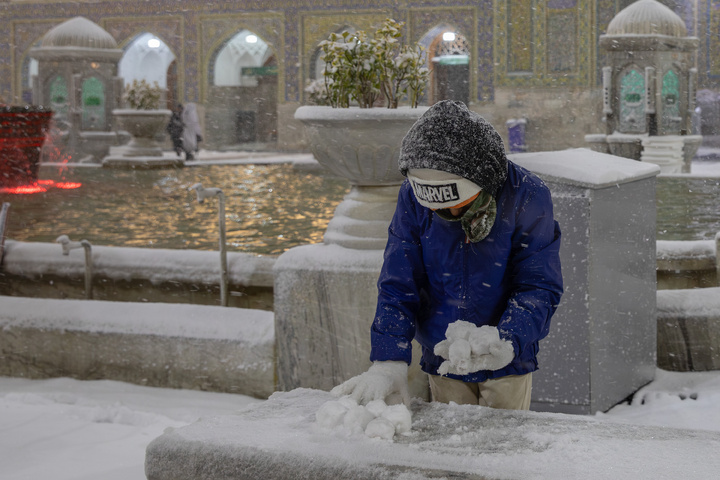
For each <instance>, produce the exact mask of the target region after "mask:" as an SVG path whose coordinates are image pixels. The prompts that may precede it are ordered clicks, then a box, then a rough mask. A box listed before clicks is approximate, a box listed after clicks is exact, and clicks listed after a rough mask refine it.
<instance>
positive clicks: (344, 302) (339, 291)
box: [274, 244, 428, 399]
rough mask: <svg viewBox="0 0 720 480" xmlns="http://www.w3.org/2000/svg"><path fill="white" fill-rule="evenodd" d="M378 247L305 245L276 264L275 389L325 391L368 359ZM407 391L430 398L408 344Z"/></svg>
mask: <svg viewBox="0 0 720 480" xmlns="http://www.w3.org/2000/svg"><path fill="white" fill-rule="evenodd" d="M382 261H383V251H382V250H354V249H349V248H344V247H340V246H338V245H326V244H319V245H305V246H301V247H296V248H292V249H290V250H288V251H287V252H285V253H284V254H282V255H281V256H280V257H279V258H278V260H277V261H276V263H275V267H274V274H275V304H274V305H275V339H276V352H277V375H278V389H279V390H293V389H295V388H299V387H303V388H315V389H319V390H330V389H332V388H333V387H334V386H336V385H338V384H340V383H342V382H344V381H345V380H347V379H349V378H351V377H353V376H355V375H358V374H360V373H363V372H364V371H366V370H367V369H368V367H369V366H370V359H369V357H370V326H371V325H372V321H373V318H374V316H375V305H376V303H377V279H378V275H379V274H380V268H381V266H382ZM413 355H414V357H415V358H414V359H413V365H411V369H410V382H411V387H410V390H411V391H410V394H411V395H412V396H414V397H420V398H423V399H426V398H428V384H427V378H426V375H425V374H424V373H423V372H421V371H420V367H419V356H420V347H419V346H418V345H417V344H414V345H413Z"/></svg>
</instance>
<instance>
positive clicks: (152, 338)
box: [0, 296, 275, 398]
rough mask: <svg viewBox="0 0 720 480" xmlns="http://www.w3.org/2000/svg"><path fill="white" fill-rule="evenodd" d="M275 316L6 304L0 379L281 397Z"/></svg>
mask: <svg viewBox="0 0 720 480" xmlns="http://www.w3.org/2000/svg"><path fill="white" fill-rule="evenodd" d="M274 343H275V334H274V325H273V313H272V312H267V311H264V310H248V309H238V308H224V307H212V306H200V305H182V304H161V303H129V302H122V303H119V302H104V301H90V300H47V299H32V298H23V297H1V296H0V375H5V376H15V377H28V378H49V377H60V376H69V377H74V378H78V379H84V380H87V379H107V380H120V381H126V382H131V383H137V384H142V385H148V386H156V387H170V388H186V389H199V390H210V391H222V392H232V393H241V394H244V395H249V396H254V397H258V398H267V397H268V396H269V395H270V394H272V393H273V392H274V390H275V382H274V366H275V362H274Z"/></svg>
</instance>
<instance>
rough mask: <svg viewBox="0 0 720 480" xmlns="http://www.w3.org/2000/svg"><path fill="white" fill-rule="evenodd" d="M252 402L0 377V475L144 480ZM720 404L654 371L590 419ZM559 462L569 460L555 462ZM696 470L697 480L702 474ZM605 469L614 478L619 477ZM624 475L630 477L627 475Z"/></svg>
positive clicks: (686, 414) (717, 394)
mask: <svg viewBox="0 0 720 480" xmlns="http://www.w3.org/2000/svg"><path fill="white" fill-rule="evenodd" d="M201 153H202V152H201ZM203 157H205V158H203ZM228 157H229V155H228ZM200 159H201V160H205V161H213V160H214V161H233V159H231V158H227V159H226V158H224V156H223V155H219V154H218V155H210V154H207V155H200ZM285 160H286V159H285ZM300 160H301V161H302V160H305V159H300ZM235 161H237V159H235ZM255 161H258V159H255ZM693 173H695V174H701V175H720V162H716V161H712V162H707V161H706V162H696V163H695V164H694V165H693ZM258 402H261V400H257V399H253V398H249V397H246V396H241V395H232V394H220V393H209V392H199V391H188V390H168V389H158V388H151V387H142V386H138V385H131V384H126V383H120V382H113V381H84V382H81V381H76V380H72V379H67V378H60V379H52V380H26V379H18V378H6V377H0V478H2V479H3V480H37V479H46V478H52V479H54V480H84V479H103V480H120V479H122V480H140V479H144V478H145V475H144V458H145V448H146V446H147V445H148V443H149V442H150V441H152V440H153V439H154V438H156V437H158V436H159V435H161V434H162V433H163V431H164V430H165V429H166V428H168V427H180V426H184V425H188V424H190V423H193V422H194V421H196V420H197V419H199V418H201V417H209V416H218V415H232V414H233V413H236V412H238V411H241V410H242V409H244V408H246V407H247V406H250V405H253V404H256V403H258ZM719 406H720V371H714V372H692V373H677V372H665V371H662V370H658V371H657V375H656V380H655V381H654V382H652V383H651V384H649V385H648V386H646V387H645V388H643V389H642V390H640V391H639V392H638V393H637V394H636V395H635V396H634V398H633V401H632V402H631V403H629V404H622V405H618V406H616V407H615V408H613V409H611V410H610V411H609V412H607V413H602V414H597V415H595V418H596V419H598V420H601V421H608V422H619V423H630V424H637V425H652V426H662V427H671V428H686V429H695V430H711V431H717V432H720V407H719ZM450 408H452V407H450ZM266 435H267V432H266ZM618 447H619V448H620V445H619V446H618ZM562 461H569V460H567V459H566V458H564V457H563V458H558V462H562ZM715 461H716V460H715ZM698 467H699V468H698V470H697V471H696V472H695V474H697V472H705V471H706V470H705V469H703V466H701V465H699V466H698ZM613 473H614V477H613V478H623V477H622V475H619V472H617V471H615V472H613ZM627 473H628V477H627V478H632V475H633V472H627ZM708 473H709V472H708ZM715 474H716V472H715ZM712 476H713V475H712V474H711V476H710V477H705V476H700V477H698V476H695V477H694V478H711V477H712ZM692 477H693V475H689V476H688V477H687V478H692Z"/></svg>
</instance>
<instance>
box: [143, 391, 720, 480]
mask: <svg viewBox="0 0 720 480" xmlns="http://www.w3.org/2000/svg"><path fill="white" fill-rule="evenodd" d="M332 398H334V397H332V396H331V395H330V394H329V393H327V392H323V391H320V390H309V389H296V390H293V391H291V392H287V393H276V394H274V395H273V396H272V397H271V398H270V399H269V400H267V401H266V402H262V403H259V404H256V405H253V406H251V407H250V408H248V409H247V410H244V411H242V412H240V413H239V414H238V415H232V416H223V417H214V418H208V419H202V420H200V421H198V422H196V423H194V424H192V425H189V426H187V427H183V428H179V429H174V430H171V429H168V430H166V432H165V433H164V434H163V435H162V436H160V437H158V438H157V439H155V440H153V441H152V442H151V443H150V444H149V445H148V447H147V450H146V457H145V474H146V475H147V478H148V480H170V479H172V480H205V479H219V478H222V479H225V480H229V479H253V480H255V479H258V478H262V479H264V480H280V479H282V480H291V479H292V480H295V479H299V478H302V479H313V480H323V479H333V480H335V479H339V478H341V479H343V480H359V479H363V480H364V479H367V480H371V479H372V480H378V479H397V478H407V479H415V480H419V479H431V478H432V479H439V478H453V479H475V480H479V479H494V478H515V479H525V478H615V479H623V478H627V479H631V478H632V479H638V478H647V479H651V478H661V477H662V478H685V477H686V476H687V474H688V473H689V472H693V471H697V468H696V467H697V464H698V462H702V463H703V465H706V467H703V468H707V465H710V464H709V463H708V462H715V464H717V465H718V467H720V463H719V461H718V459H717V448H718V445H720V433H718V432H710V431H707V432H706V431H694V430H680V429H672V428H661V427H645V426H636V425H624V424H615V423H610V422H608V421H600V420H597V419H594V418H592V417H578V416H572V415H564V414H551V413H538V412H517V411H516V412H513V411H508V410H494V409H490V408H484V407H475V406H467V405H463V406H458V405H445V404H440V403H426V402H421V401H415V402H414V403H413V405H412V412H413V425H412V432H411V433H410V434H409V435H407V436H396V437H395V439H394V440H395V441H394V442H393V443H391V442H387V441H379V440H376V439H369V438H367V437H364V436H352V437H349V436H347V435H344V434H341V433H333V432H328V431H325V430H321V429H319V428H318V426H317V425H316V424H315V423H314V419H315V412H316V411H317V409H318V408H319V407H320V405H322V404H323V403H324V402H326V401H328V400H330V399H332Z"/></svg>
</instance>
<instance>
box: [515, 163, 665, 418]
mask: <svg viewBox="0 0 720 480" xmlns="http://www.w3.org/2000/svg"><path fill="white" fill-rule="evenodd" d="M510 159H511V160H513V161H515V162H516V163H518V164H519V165H521V166H523V167H525V168H527V169H529V170H531V171H532V172H533V173H536V174H537V175H539V176H540V177H541V178H542V179H543V180H544V181H545V183H546V184H547V185H548V187H549V188H550V192H551V193H552V198H553V203H554V210H555V211H554V213H555V218H556V220H557V221H558V223H559V224H560V229H561V230H562V245H561V247H560V261H561V263H562V272H563V281H564V284H565V293H564V294H563V297H562V299H561V301H560V305H559V306H558V309H557V312H556V314H555V316H554V317H553V319H552V322H551V324H550V334H549V335H548V337H547V338H546V339H544V340H543V341H541V342H540V352H539V354H538V362H539V367H540V370H539V371H537V372H535V373H534V374H533V404H532V407H531V408H533V409H537V410H550V411H560V412H564V413H593V412H597V411H605V410H607V409H609V408H611V407H612V406H614V405H615V404H617V403H618V402H621V401H622V400H624V399H625V398H627V397H628V396H629V395H631V394H632V393H634V392H635V391H636V390H637V389H638V388H640V387H642V386H643V385H645V384H647V383H649V382H650V381H651V380H652V379H653V377H654V375H655V359H656V349H657V341H656V338H657V335H656V334H657V326H656V319H655V312H656V309H655V302H656V294H655V292H656V281H657V280H656V271H655V269H656V243H655V240H656V238H655V236H656V221H655V219H656V207H655V184H656V178H655V177H656V176H657V175H658V174H659V173H660V167H658V166H657V165H654V164H650V163H645V162H638V161H634V160H629V159H627V158H621V157H617V156H614V155H608V154H603V153H599V152H595V151H592V150H588V149H573V150H564V151H556V152H534V153H525V154H516V155H511V156H510Z"/></svg>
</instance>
